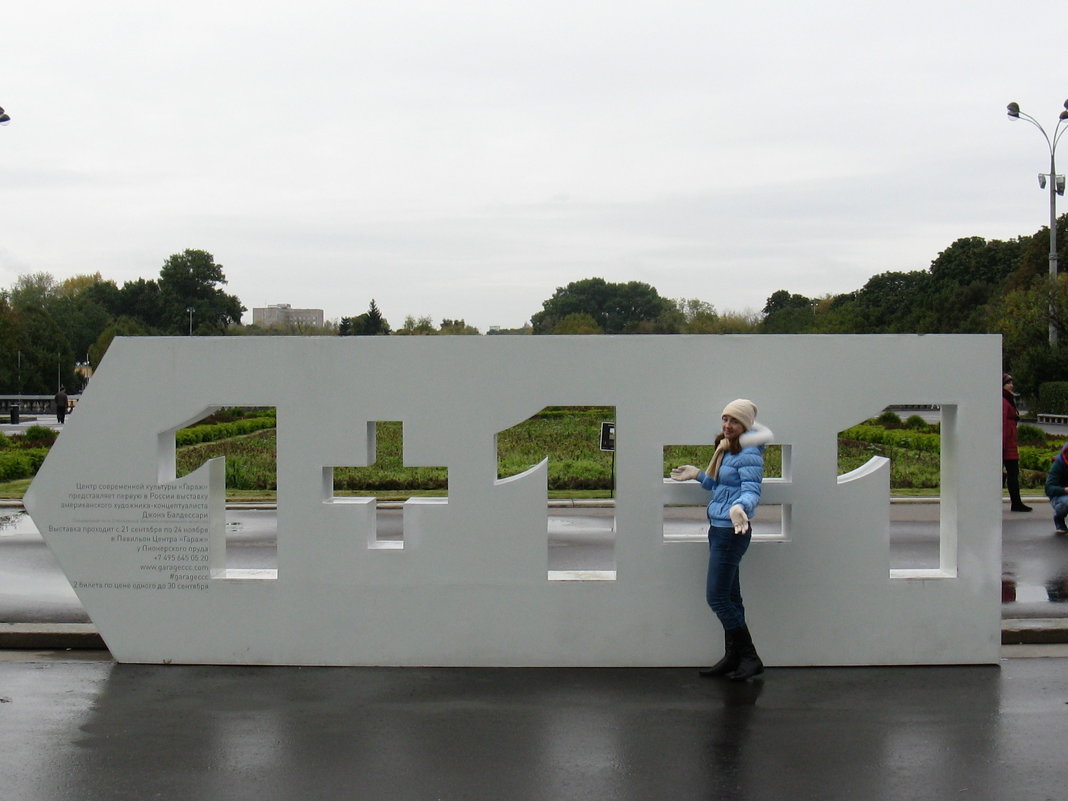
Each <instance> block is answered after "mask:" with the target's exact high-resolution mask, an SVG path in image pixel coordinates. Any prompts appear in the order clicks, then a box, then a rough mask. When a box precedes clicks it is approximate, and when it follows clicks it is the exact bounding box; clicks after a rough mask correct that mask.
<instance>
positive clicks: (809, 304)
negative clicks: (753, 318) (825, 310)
mask: <svg viewBox="0 0 1068 801" xmlns="http://www.w3.org/2000/svg"><path fill="white" fill-rule="evenodd" d="M763 314H764V321H763V323H762V324H761V331H763V332H764V333H765V334H800V333H803V332H806V331H811V330H812V329H813V328H814V327H815V324H816V319H815V318H816V303H815V301H813V300H811V299H809V298H806V297H805V296H804V295H798V294H791V293H790V292H787V291H786V290H785V289H780V290H778V291H776V292H773V293H772V294H771V295H770V296H769V297H768V300H767V302H766V303H765V304H764V311H763Z"/></svg>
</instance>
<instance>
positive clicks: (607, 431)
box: [601, 423, 616, 451]
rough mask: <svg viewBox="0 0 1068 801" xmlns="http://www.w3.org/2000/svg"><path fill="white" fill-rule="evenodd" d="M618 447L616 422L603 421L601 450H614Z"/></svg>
mask: <svg viewBox="0 0 1068 801" xmlns="http://www.w3.org/2000/svg"><path fill="white" fill-rule="evenodd" d="M615 449H616V424H615V423H601V450H602V451H614V450H615Z"/></svg>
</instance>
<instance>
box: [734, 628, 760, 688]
mask: <svg viewBox="0 0 1068 801" xmlns="http://www.w3.org/2000/svg"><path fill="white" fill-rule="evenodd" d="M737 632H738V634H737V638H738V639H737V645H738V654H739V656H740V659H739V660H738V668H737V669H736V670H734V671H732V672H731V673H728V674H727V678H728V679H730V680H731V681H745V680H747V679H751V678H753V676H759V675H760V674H761V673H763V672H764V663H763V662H761V661H760V657H759V656H758V655H757V652H756V647H755V646H754V645H753V637H752V635H751V634H750V633H749V627H748V626H742V627H741V628H740V629H738V630H737Z"/></svg>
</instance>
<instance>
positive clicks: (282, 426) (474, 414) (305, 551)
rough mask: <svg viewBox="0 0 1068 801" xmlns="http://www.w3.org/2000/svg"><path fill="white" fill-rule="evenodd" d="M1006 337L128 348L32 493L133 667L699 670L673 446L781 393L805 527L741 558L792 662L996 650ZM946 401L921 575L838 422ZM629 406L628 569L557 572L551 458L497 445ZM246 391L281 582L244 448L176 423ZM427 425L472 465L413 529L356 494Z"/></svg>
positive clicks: (419, 511) (693, 497) (769, 627)
mask: <svg viewBox="0 0 1068 801" xmlns="http://www.w3.org/2000/svg"><path fill="white" fill-rule="evenodd" d="M999 372H1000V339H999V338H997V337H992V336H923V337H919V336H842V337H836V336H821V337H803V336H789V337H779V336H765V337H760V336H757V337H716V336H650V337H645V336H635V337H433V338H431V337H391V338H386V337H380V338H372V337H368V338H364V337H345V338H259V337H247V338H237V337H227V338H189V337H183V338H134V339H116V340H115V342H114V343H113V344H112V346H111V349H110V351H109V353H108V355H107V358H106V359H105V360H104V363H103V365H102V366H101V368H100V370H99V371H98V372H97V373H96V375H95V376H94V377H93V380H92V382H91V384H90V386H89V388H88V389H87V390H86V392H85V393H84V395H83V397H82V400H81V402H80V403H79V406H78V414H77V415H75V416H73V417H72V418H71V419H70V422H69V423H68V425H67V426H66V428H65V429H64V431H63V433H62V435H61V436H60V438H59V440H58V441H57V443H56V445H55V446H54V447H53V449H52V452H51V453H50V455H49V456H48V459H47V460H46V462H45V464H44V466H43V467H42V469H41V471H40V472H39V474H38V476H37V478H36V479H35V481H34V483H33V485H32V487H31V488H30V491H29V492H28V494H27V498H26V503H27V508H28V509H29V511H30V513H31V515H32V516H33V519H34V521H35V522H36V524H37V526H38V528H39V529H40V530H41V532H42V534H43V535H44V537H45V539H46V541H47V543H48V545H49V546H50V547H51V548H52V550H53V551H54V552H55V554H56V556H57V557H58V559H59V561H60V564H61V565H62V567H63V569H64V570H65V571H66V574H67V576H68V578H69V579H70V580H71V583H72V585H73V586H74V588H75V590H76V592H77V593H78V596H79V598H80V599H81V601H82V603H83V604H84V606H85V608H86V610H87V611H88V613H89V615H90V616H91V617H92V619H93V621H94V623H95V624H96V625H97V627H98V629H99V631H100V633H101V635H102V636H103V637H104V639H105V641H106V642H107V644H108V647H109V648H110V649H111V651H112V653H113V654H114V656H115V657H116V659H118V660H120V661H124V662H154V663H171V662H174V663H226V664H303V665H450V666H453V665H500V666H506V665H507V666H519V665H525V666H550V665H572V666H579V665H590V666H593V665H616V666H637V665H697V664H702V663H706V662H708V661H709V660H710V659H713V658H715V657H717V656H718V653H719V652H720V650H721V647H722V646H721V643H722V637H721V633H720V628H719V624H718V623H717V622H716V620H715V618H714V616H713V615H712V614H711V612H710V611H709V609H708V608H707V606H706V605H705V602H704V578H705V567H706V564H705V563H706V555H707V545H706V544H705V543H703V542H701V541H684V542H678V541H673V540H671V539H669V538H665V536H664V511H663V510H664V506H665V504H670V503H703V502H704V499H705V496H704V494H703V491H702V490H700V488H699V487H697V486H696V485H694V484H689V485H684V484H676V483H674V482H670V481H665V479H664V475H663V468H662V460H663V448H664V446H665V445H672V444H675V445H677V444H687V443H692V444H693V445H695V446H698V445H705V444H707V443H708V442H710V441H711V439H712V437H713V436H714V435H715V433H716V431H717V428H718V421H719V414H720V410H721V409H722V408H723V406H724V404H725V403H726V402H727V401H729V400H731V399H732V398H735V397H738V396H744V397H748V398H751V399H753V400H754V401H755V402H756V403H757V405H758V407H759V410H760V414H759V418H760V419H761V420H762V421H763V422H765V423H766V424H767V425H769V426H770V427H771V428H772V429H773V430H774V432H775V435H776V439H775V441H776V443H780V444H782V446H783V450H784V459H783V461H784V468H783V474H782V476H778V477H775V478H772V479H768V480H767V481H766V482H765V502H766V503H776V504H783V509H784V513H783V520H784V523H783V531H782V534H781V536H779V537H775V538H771V539H767V540H760V541H755V542H754V544H753V546H752V547H751V548H750V551H749V554H748V555H747V556H746V559H745V562H744V564H743V572H742V577H743V592H744V595H745V601H746V608H747V618H748V620H749V625H750V628H751V630H752V631H753V633H754V636H755V638H756V640H757V642H758V644H759V647H760V651H761V655H762V656H763V658H764V660H765V662H766V663H767V664H769V665H864V664H944V663H994V662H996V661H997V660H998V657H999V644H1000V607H999V601H1000V491H999V488H1000V461H999V458H1000V457H999V456H998V453H997V448H998V444H997V443H998V442H999V441H1000V417H999V412H1000V409H999V406H1000V401H999V393H998V387H997V383H996V378H995V376H997V375H998V374H999ZM893 403H914V404H937V405H939V406H940V407H941V409H942V445H941V448H942V490H941V492H942V522H941V532H940V536H941V544H940V557H939V564H938V566H937V567H932V568H931V569H928V570H922V571H895V570H891V568H890V557H889V478H888V476H889V471H888V465H887V464H886V463H885V461H875V462H872V463H871V464H869V465H868V466H867V467H865V468H863V469H861V470H858V471H854V473H852V474H849V475H847V476H841V477H839V476H837V475H836V473H837V469H836V467H837V444H836V434H837V432H839V431H841V430H843V429H845V428H847V427H849V426H851V425H853V424H856V423H858V422H860V421H862V420H864V419H867V418H869V417H871V416H874V415H877V414H878V413H879V412H880V411H881V410H882V409H883V408H884V407H885V406H887V405H889V404H893ZM552 405H570V406H584V405H605V406H613V407H615V410H616V447H617V452H616V492H615V495H616V514H615V547H614V553H615V563H616V570H615V574H614V577H609V580H604V578H605V576H599V577H598V578H600V579H601V580H589V581H583V580H568V581H558V580H553V579H552V578H551V577H550V574H549V572H548V570H547V549H546V529H547V513H546V475H547V473H546V466H545V464H542V465H539V466H538V467H536V468H534V469H532V470H530V471H528V472H527V473H524V474H522V475H520V476H516V477H512V478H509V479H503V480H501V479H498V477H497V455H496V447H495V437H496V434H497V433H498V432H501V431H504V430H506V429H508V428H510V427H512V426H514V425H516V424H518V423H520V422H522V421H523V420H525V419H527V418H528V417H530V416H531V415H533V414H535V413H536V412H538V411H539V410H540V409H542V408H544V407H546V406H552ZM222 406H272V407H275V408H276V410H277V419H278V439H277V442H278V454H277V459H278V465H277V474H278V553H277V571H271V572H268V571H259V572H255V571H254V572H241V571H235V570H228V569H227V567H226V557H225V531H224V530H223V529H224V520H225V510H224V508H223V501H224V476H225V471H224V467H223V464H222V462H221V461H214V462H211V463H208V464H206V465H204V466H203V467H202V468H200V469H199V470H198V471H196V472H195V473H193V474H190V475H188V476H185V477H183V478H181V479H178V480H175V464H174V457H175V445H174V435H175V431H176V430H178V429H180V428H182V427H184V426H186V425H188V424H189V423H190V422H192V421H195V420H198V419H200V418H201V417H202V416H203V415H204V414H205V413H207V412H208V411H210V410H212V409H215V408H218V407H222ZM382 420H391V421H394V420H399V421H402V422H403V424H404V435H405V437H404V458H405V463H406V464H408V465H413V466H416V465H435V466H445V467H447V469H448V484H449V495H448V498H447V500H435V501H431V502H419V501H416V502H411V503H409V505H408V507H407V509H406V511H405V522H404V525H405V535H404V542H403V547H381V544H380V543H376V541H375V537H374V533H373V526H374V505H373V503H371V502H368V501H358V500H357V501H345V500H342V499H338V498H335V497H333V494H332V491H331V489H330V486H329V485H330V481H329V480H328V479H329V476H330V474H331V469H332V468H334V467H340V466H361V465H367V464H370V463H373V461H374V453H373V450H374V448H373V426H370V425H369V424H372V423H374V422H375V421H382Z"/></svg>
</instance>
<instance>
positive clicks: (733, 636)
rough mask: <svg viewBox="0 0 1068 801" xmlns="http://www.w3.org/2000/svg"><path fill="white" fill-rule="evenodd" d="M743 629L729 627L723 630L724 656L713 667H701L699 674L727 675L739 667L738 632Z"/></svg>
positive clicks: (708, 675) (708, 676)
mask: <svg viewBox="0 0 1068 801" xmlns="http://www.w3.org/2000/svg"><path fill="white" fill-rule="evenodd" d="M739 631H741V629H728V630H726V631H724V632H723V658H722V659H721V660H719V661H718V662H716V664H714V665H713V666H712V667H707V668H701V669H700V670H699V671H697V674H698V675H699V676H704V677H705V678H711V677H712V676H725V675H726V674H728V673H730V672H731V671H733V670H736V669H737V668H738V660H739V659H741V654H739V653H738V632H739Z"/></svg>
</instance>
